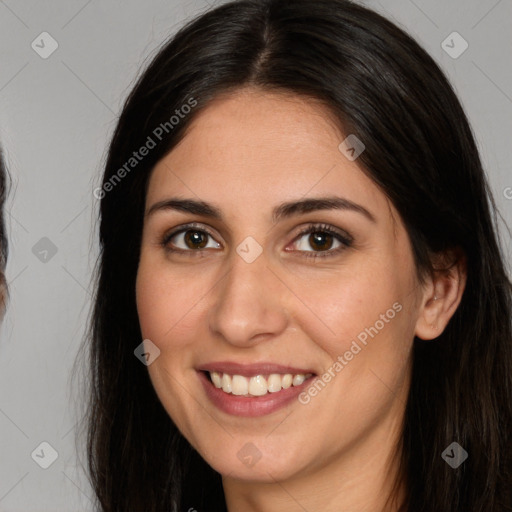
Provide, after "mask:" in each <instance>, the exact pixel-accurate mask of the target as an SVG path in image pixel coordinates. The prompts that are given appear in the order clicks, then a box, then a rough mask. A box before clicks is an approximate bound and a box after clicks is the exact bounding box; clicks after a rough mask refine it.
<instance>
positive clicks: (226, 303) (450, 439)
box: [88, 0, 512, 512]
mask: <svg viewBox="0 0 512 512" xmlns="http://www.w3.org/2000/svg"><path fill="white" fill-rule="evenodd" d="M95 196H96V197H98V198H101V226H100V243H101V248H102V250H101V256H100V261H99V263H100V265H99V273H98V283H97V293H96V302H95V309H94V315H93V322H92V325H91V333H90V343H91V361H92V377H91V378H92V383H93V386H92V392H91V402H90V418H89V445H88V447H89V464H90V470H91V478H92V482H93V486H94V489H95V491H96V495H97V498H98V502H99V504H100V508H101V510H103V511H114V510H115V511H121V510H126V511H128V510H130V511H134V510H144V511H157V510H158V511H163V510H173V511H176V510H229V511H230V512H232V511H238V510H244V511H250V510H310V511H314V510H322V511H331V510H332V511H339V510H354V511H355V510H361V511H362V510H372V511H373V510H379V511H381V510H382V511H384V510H385V511H398V510H400V511H410V512H420V511H425V512H427V511H428V512H433V511H440V510H443V511H445V510H446V511H448V510H449V511H472V512H480V511H481V512H483V511H491V510H492V511H493V512H498V511H500V512H502V511H510V510H512V499H511V496H510V489H511V487H512V461H511V453H512V445H511V430H512V405H511V404H512V378H511V371H510V370H511V368H512V334H511V323H510V318H511V286H510V281H509V279H508V277H507V274H506V271H505V269H504V261H503V256H502V253H501V252H500V248H499V246H498V243H497V236H496V226H495V208H494V204H493V201H492V198H491V195H490V193H489V189H488V185H487V182H486V178H485V175H484V172H483V170H482V165H481V162H480V159H479V155H478V152H477V149H476V145H475V141H474V139H473V136H472V133H471V130H470V127H469V125H468V121H467V118H466V116H465V114H464V112H463V110H462V108H461V106H460V103H459V101H458V100H457V98H456V96H455V95H454V92H453V90H452V88H451V87H450V85H449V83H448V81H447V79H446V78H445V76H444V75H443V74H442V72H441V71H440V69H439V68H438V66H437V65H436V64H435V63H434V62H433V60H432V59H431V58H430V57H429V56H428V55H427V54H426V53H425V52H424V51H423V50H422V49H421V48H420V47H419V46H418V45H417V44H416V43H415V42H414V41H413V40H412V39H411V38H410V37H409V36H407V35H406V34H405V33H404V32H402V31H401V30H400V29H398V28H397V27H396V26H394V25H393V24H391V23H390V22H389V21H387V20H385V19H384V18H382V17H381V16H379V15H377V14H376V13H374V12H372V11H370V10H368V9H366V8H363V7H361V6H358V5H356V4H353V3H351V2H349V1H346V0H294V1H289V0H263V1H261V0H242V1H237V2H232V3H228V4H225V5H222V6H220V7H218V8H216V9H214V10H211V11H209V12H207V13H205V14H204V15H202V16H200V17H199V18H197V19H196V20H194V21H192V22H191V23H189V24H188V25H187V26H186V27H184V28H183V29H182V30H181V31H180V32H179V33H178V34H177V35H175V36H174V37H173V38H172V39H171V40H170V41H169V42H168V43H167V44H166V45H165V46H164V47H163V48H162V49H161V50H160V52H159V53H158V55H157V56H156V57H155V58H154V60H153V61H152V63H151V64H150V65H149V67H148V68H147V69H146V70H145V71H144V73H143V74H142V76H141V77H140V79H139V80H138V83H137V84H136V86H135V87H134V89H133V91H132V92H131V94H130V95H129V97H128V99H127V101H126V103H125V105H124V108H123V111H122V114H121V116H120V119H119V122H118V126H117V129H116V131H115V134H114V136H113V140H112V142H111V145H110V151H109V156H108V160H107V163H106V169H105V174H104V177H103V185H102V187H101V189H97V190H96V191H95Z"/></svg>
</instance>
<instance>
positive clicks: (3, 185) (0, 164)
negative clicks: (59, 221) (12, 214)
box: [0, 148, 10, 319]
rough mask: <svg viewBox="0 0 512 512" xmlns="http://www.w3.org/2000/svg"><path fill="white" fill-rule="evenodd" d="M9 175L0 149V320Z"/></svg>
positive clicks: (6, 290) (4, 296)
mask: <svg viewBox="0 0 512 512" xmlns="http://www.w3.org/2000/svg"><path fill="white" fill-rule="evenodd" d="M9 183H10V181H9V173H8V171H7V168H6V167H5V164H4V157H3V154H2V149H1V148H0V319H1V318H2V317H3V314H4V312H5V307H6V303H7V299H8V296H9V288H8V287H7V280H6V278H5V266H6V264H7V255H8V253H9V244H8V241H7V233H6V231H5V211H4V210H5V200H6V198H7V193H8V189H9Z"/></svg>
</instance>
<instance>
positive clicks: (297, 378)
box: [292, 374, 306, 386]
mask: <svg viewBox="0 0 512 512" xmlns="http://www.w3.org/2000/svg"><path fill="white" fill-rule="evenodd" d="M305 380H306V378H305V377H304V375H301V374H299V375H294V376H293V381H292V383H293V385H294V386H300V385H301V384H302V383H303V382H304V381H305Z"/></svg>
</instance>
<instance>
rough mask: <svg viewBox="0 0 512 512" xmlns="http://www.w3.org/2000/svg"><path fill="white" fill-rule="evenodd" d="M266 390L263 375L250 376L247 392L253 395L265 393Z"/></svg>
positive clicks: (265, 381)
mask: <svg viewBox="0 0 512 512" xmlns="http://www.w3.org/2000/svg"><path fill="white" fill-rule="evenodd" d="M267 391H268V387H267V379H265V377H263V375H256V376H255V377H251V380H250V381H249V394H250V395H253V396H261V395H266V394H267Z"/></svg>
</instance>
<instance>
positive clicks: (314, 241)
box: [309, 232, 332, 250]
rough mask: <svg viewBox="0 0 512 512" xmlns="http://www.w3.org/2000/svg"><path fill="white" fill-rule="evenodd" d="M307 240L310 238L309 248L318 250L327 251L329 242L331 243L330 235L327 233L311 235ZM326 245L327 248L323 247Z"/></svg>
mask: <svg viewBox="0 0 512 512" xmlns="http://www.w3.org/2000/svg"><path fill="white" fill-rule="evenodd" d="M309 238H310V243H311V246H312V247H313V248H316V249H320V250H326V249H329V246H330V244H329V242H331V241H332V235H330V234H329V233H322V232H316V233H311V235H310V237H309ZM326 239H327V240H326ZM326 244H327V245H328V247H325V245H326Z"/></svg>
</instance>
